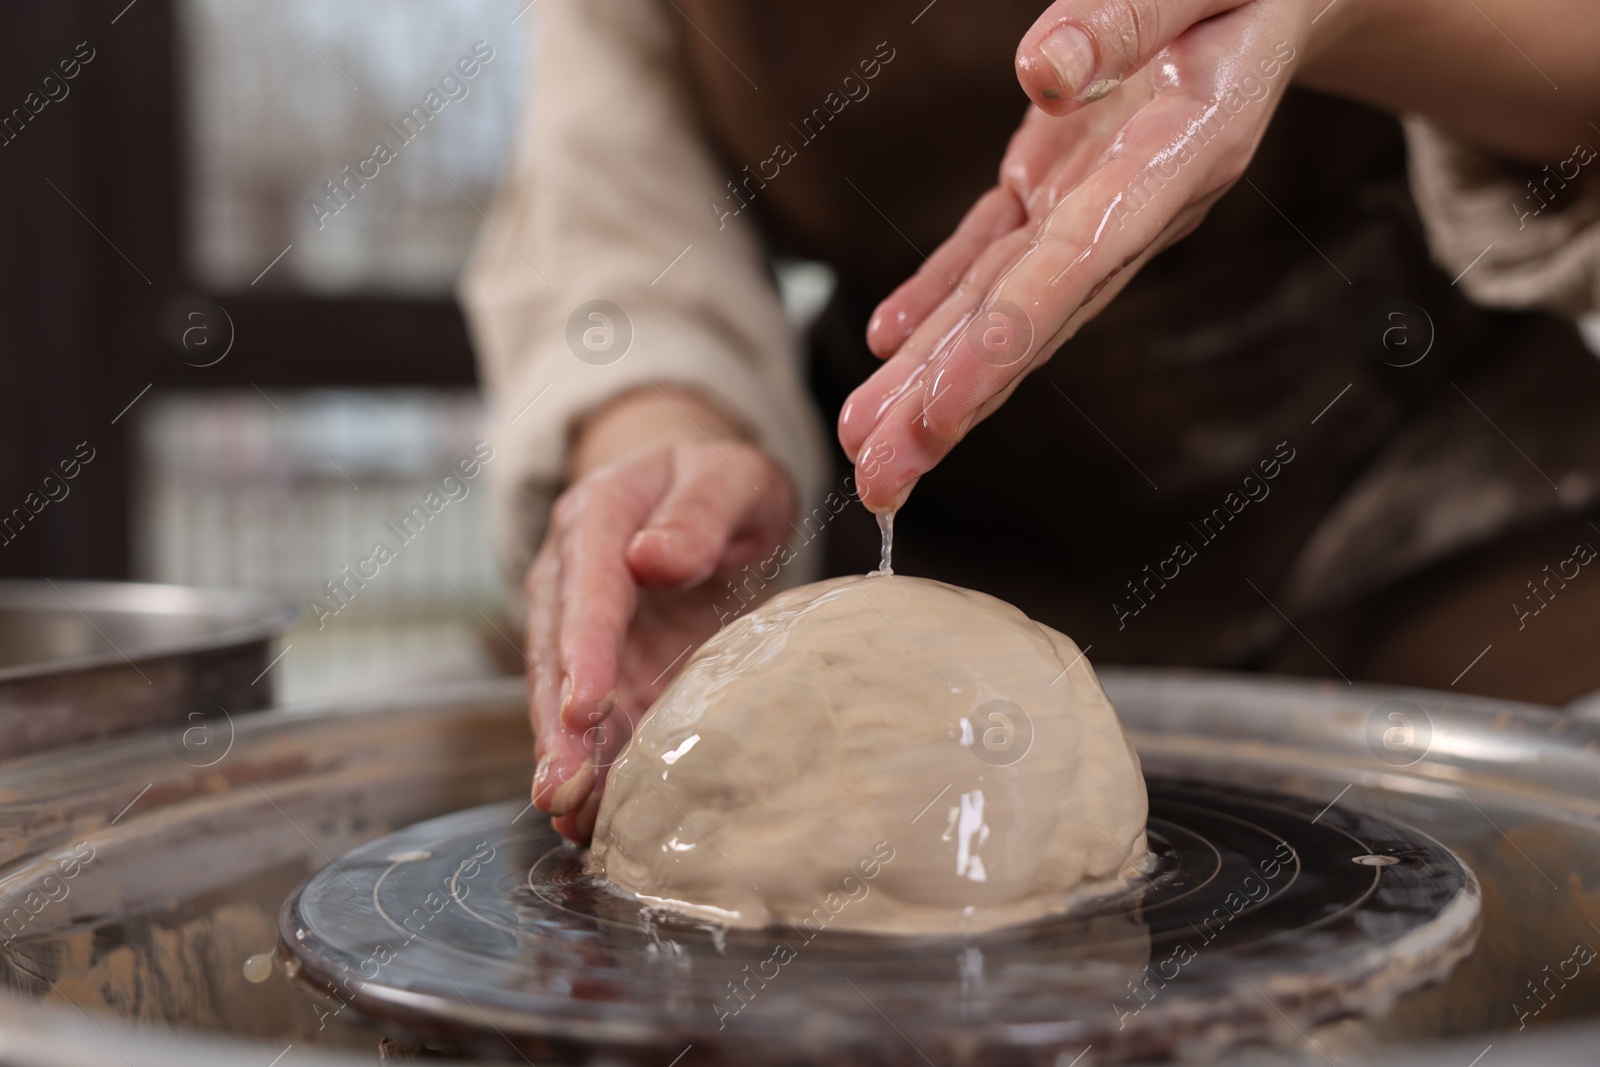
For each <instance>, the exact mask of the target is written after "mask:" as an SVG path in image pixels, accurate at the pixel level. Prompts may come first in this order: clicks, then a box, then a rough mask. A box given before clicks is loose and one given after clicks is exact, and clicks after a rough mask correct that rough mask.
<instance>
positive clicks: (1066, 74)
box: [1016, 0, 1247, 115]
mask: <svg viewBox="0 0 1600 1067" xmlns="http://www.w3.org/2000/svg"><path fill="white" fill-rule="evenodd" d="M1245 2H1247V0H1056V2H1055V3H1053V4H1051V5H1050V6H1049V7H1048V8H1046V9H1045V12H1044V14H1043V15H1040V16H1039V18H1038V21H1036V22H1035V23H1034V24H1033V26H1032V27H1031V28H1030V29H1029V30H1028V32H1027V33H1025V34H1023V35H1022V43H1021V44H1019V45H1018V46H1017V61H1016V62H1017V80H1018V81H1019V82H1021V83H1022V91H1023V92H1025V93H1027V94H1028V98H1029V99H1030V100H1032V101H1033V102H1034V104H1035V105H1036V106H1037V107H1038V108H1039V109H1040V110H1042V111H1045V112H1047V113H1049V114H1051V115H1065V114H1067V113H1068V112H1070V111H1074V110H1076V109H1077V108H1079V107H1081V106H1083V105H1084V104H1088V103H1093V102H1094V101H1096V100H1098V99H1100V98H1101V97H1103V96H1105V95H1106V94H1107V93H1109V92H1111V91H1112V90H1113V89H1115V88H1116V87H1117V86H1118V85H1120V84H1122V82H1123V80H1124V79H1126V78H1129V77H1132V76H1133V74H1134V72H1135V71H1138V70H1140V69H1141V68H1143V67H1144V65H1145V64H1146V63H1148V62H1150V60H1151V59H1152V58H1154V57H1155V55H1156V54H1157V53H1158V52H1160V51H1161V50H1162V49H1163V48H1165V47H1167V45H1169V44H1171V43H1172V42H1173V41H1174V40H1176V39H1177V38H1178V37H1179V35H1181V34H1182V33H1183V32H1184V31H1185V30H1187V29H1188V28H1189V27H1190V26H1193V25H1194V24H1195V23H1197V22H1200V21H1202V20H1204V19H1208V18H1210V17H1211V16H1213V15H1217V14H1220V13H1222V12H1224V11H1231V10H1232V9H1233V8H1236V7H1239V6H1241V5H1242V4H1243V3H1245Z"/></svg>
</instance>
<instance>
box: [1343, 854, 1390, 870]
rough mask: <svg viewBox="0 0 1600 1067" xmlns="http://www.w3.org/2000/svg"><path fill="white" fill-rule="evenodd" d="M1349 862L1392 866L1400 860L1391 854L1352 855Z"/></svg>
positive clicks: (1373, 865)
mask: <svg viewBox="0 0 1600 1067" xmlns="http://www.w3.org/2000/svg"><path fill="white" fill-rule="evenodd" d="M1350 862H1352V863H1359V864H1361V866H1363V867H1393V866H1394V865H1395V864H1397V863H1399V862H1400V861H1399V860H1398V859H1396V858H1395V857H1393V856H1354V857H1352V858H1351V861H1350Z"/></svg>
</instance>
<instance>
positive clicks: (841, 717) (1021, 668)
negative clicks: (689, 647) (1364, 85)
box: [593, 575, 1146, 934]
mask: <svg viewBox="0 0 1600 1067" xmlns="http://www.w3.org/2000/svg"><path fill="white" fill-rule="evenodd" d="M1145 811H1146V803H1145V792H1144V779H1143V778H1142V777H1141V775H1140V773H1139V760H1138V757H1137V756H1136V755H1134V752H1133V749H1132V746H1131V745H1130V744H1129V743H1128V739H1127V735H1126V734H1124V733H1123V730H1122V724H1121V722H1120V721H1119V720H1118V719H1117V715H1116V712H1115V711H1114V710H1112V707H1111V702H1110V701H1109V700H1107V699H1106V695H1105V691H1104V690H1103V689H1102V688H1101V687H1100V682H1099V680H1098V679H1097V678H1096V677H1095V674H1094V669H1093V668H1092V667H1091V666H1090V665H1089V662H1088V660H1087V659H1085V658H1084V656H1083V653H1082V652H1081V651H1080V650H1079V649H1078V646H1077V645H1075V644H1073V642H1072V641H1071V640H1070V639H1068V638H1067V637H1066V636H1064V635H1063V634H1059V633H1057V632H1056V631H1054V630H1051V629H1049V628H1048V627H1044V626H1040V625H1039V624H1037V623H1035V622H1033V621H1032V620H1030V619H1029V618H1028V617H1027V616H1026V615H1024V614H1022V612H1020V611H1018V610H1017V609H1016V608H1013V607H1011V606H1010V605H1009V604H1006V603H1004V602H1002V601H999V600H996V599H995V598H993V597H990V596H987V595H985V594H983V593H978V592H974V591H972V590H969V589H958V588H956V587H954V586H950V585H945V584H943V583H941V582H934V581H929V580H927V579H924V578H907V577H900V576H895V575H872V576H867V577H859V576H857V577H850V578H838V579H832V580H830V581H825V582H818V583H816V584H814V585H808V586H804V587H801V588H799V589H793V590H790V591H788V592H786V593H783V594H781V595H780V596H778V597H776V598H774V599H773V600H772V601H771V602H770V603H768V604H766V605H763V606H762V607H761V608H759V609H757V610H755V611H753V612H751V613H750V614H748V615H746V616H744V617H743V618H741V619H739V620H738V621H736V622H734V623H731V624H730V625H728V626H727V627H725V628H724V629H722V630H721V631H719V632H718V633H717V634H716V635H715V636H713V637H712V638H711V639H710V640H709V641H707V642H706V644H705V645H704V646H703V647H702V648H701V649H699V650H698V651H697V652H696V653H695V654H694V655H693V656H692V657H691V658H690V659H689V661H688V662H687V663H686V664H685V665H684V668H683V671H682V672H681V673H680V674H679V675H678V677H677V678H676V679H675V680H674V681H673V683H672V684H671V685H670V686H668V688H667V690H666V691H665V692H664V693H663V694H662V695H661V697H660V699H659V700H657V701H656V703H655V706H654V707H653V708H652V709H651V712H650V714H649V716H648V717H646V718H645V719H644V720H643V722H641V723H640V726H639V728H638V731H637V732H636V734H635V736H634V737H633V739H632V741H631V742H630V744H629V745H628V747H627V748H626V750H625V751H624V752H623V753H622V755H621V757H620V758H619V759H618V761H617V763H616V765H615V766H614V767H613V768H612V769H611V775H610V779H609V782H608V785H607V789H606V794H605V800H604V802H603V803H602V805H601V808H600V817H599V821H598V823H597V825H596V827H595V835H594V841H595V845H594V852H593V863H594V870H595V872H596V873H597V874H600V875H602V876H603V877H605V878H607V879H609V880H610V881H612V882H613V883H615V884H616V885H618V886H620V887H622V888H624V889H626V890H628V891H630V892H633V893H636V894H638V895H639V896H640V897H641V898H642V899H645V900H647V901H649V902H651V903H653V904H657V905H660V906H663V907H671V908H678V909H680V910H684V911H686V912H689V913H692V914H694V915H697V916H698V917H701V918H704V919H709V920H713V921H717V922H722V923H726V924H729V925H733V926H742V927H751V928H756V927H762V926H769V925H775V924H788V923H796V924H798V923H804V922H821V921H823V918H824V917H826V919H827V922H828V925H830V926H832V927H834V928H844V929H852V930H859V931H864V932H874V933H934V934H945V933H959V932H977V931H982V930H988V929H995V928H997V927H1000V926H1005V925H1009V924H1013V923H1017V922H1025V921H1029V920H1032V919H1036V918H1039V917H1040V916H1042V915H1046V914H1049V913H1051V912H1059V911H1062V910H1064V909H1065V908H1067V907H1068V906H1069V905H1070V904H1071V903H1072V902H1073V901H1074V900H1075V899H1078V898H1080V897H1083V896H1086V895H1094V894H1099V893H1109V892H1114V891H1116V890H1118V889H1121V888H1124V887H1125V886H1126V884H1127V883H1128V880H1129V879H1137V877H1138V871H1139V865H1140V864H1141V863H1142V862H1143V861H1144V859H1145V839H1144V821H1145ZM819 908H820V909H823V910H822V911H821V912H819V911H818V909H819Z"/></svg>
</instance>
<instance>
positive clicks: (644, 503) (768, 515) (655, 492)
mask: <svg viewBox="0 0 1600 1067" xmlns="http://www.w3.org/2000/svg"><path fill="white" fill-rule="evenodd" d="M794 508H795V490H794V486H793V483H792V482H791V481H790V478H789V476H788V474H787V472H785V471H784V469H783V468H782V467H780V466H779V465H778V464H777V463H776V462H774V461H773V460H772V459H770V458H769V457H768V456H767V455H766V454H765V453H763V452H761V451H760V450H759V449H757V448H755V447H754V446H752V445H749V444H746V443H745V442H743V441H739V440H733V439H728V440H720V441H715V442H711V441H699V442H696V443H675V444H668V445H662V446H656V447H647V448H645V449H643V450H640V451H635V452H632V453H630V454H627V455H624V456H622V457H621V458H619V459H616V460H614V461H611V462H609V463H606V464H604V465H602V466H599V467H597V468H595V469H593V470H592V471H590V472H589V473H587V474H586V475H584V476H582V477H581V478H580V479H579V480H578V481H577V482H575V483H574V484H573V485H572V486H571V488H569V489H568V490H567V491H566V492H565V493H564V494H563V495H562V496H561V498H560V499H559V500H558V501H557V503H556V506H555V509H554V511H553V512H552V515H551V526H550V531H549V533H548V535H547V536H546V538H545V541H544V544H543V546H542V547H541V548H540V550H539V554H538V556H537V557H536V559H535V560H534V564H533V567H532V568H531V569H530V570H529V572H528V577H527V581H526V589H527V596H528V605H529V608H528V659H529V664H530V667H531V669H530V671H529V676H528V689H529V703H530V708H531V716H532V720H533V732H534V739H535V743H534V751H535V755H536V756H537V758H538V770H537V771H536V772H535V777H534V783H533V801H534V803H535V804H536V805H538V807H540V808H541V809H543V810H544V811H548V812H550V813H551V814H552V815H554V816H556V818H555V820H554V824H555V826H556V828H557V829H558V830H560V831H561V832H562V833H563V834H565V835H566V836H567V837H569V838H571V839H573V840H575V841H580V842H581V841H586V840H587V839H588V837H589V835H590V833H591V832H592V830H593V828H594V821H595V816H596V815H597V814H598V812H599V806H600V796H601V790H602V789H603V788H604V785H605V778H606V771H607V768H608V767H609V765H610V764H611V762H613V761H615V759H616V758H617V756H618V755H619V754H620V753H621V750H622V747H623V746H624V745H625V744H626V743H627V741H628V738H629V737H630V736H632V732H633V726H634V724H635V723H637V722H638V720H639V719H640V718H641V717H642V716H643V715H644V713H645V711H646V710H647V709H648V708H649V707H650V705H651V704H652V703H653V702H654V701H655V698H656V697H657V696H659V695H660V693H661V690H662V689H664V688H665V687H666V685H667V683H668V682H669V681H670V680H671V677H672V674H673V673H674V672H675V671H676V670H677V669H679V668H681V667H682V665H683V662H684V661H685V660H686V659H687V658H688V655H689V653H690V652H691V651H692V650H693V649H694V648H696V647H698V646H699V645H700V644H701V643H702V642H703V641H705V639H706V638H708V637H710V636H711V634H712V633H714V632H715V631H716V629H717V627H718V625H719V618H720V615H719V611H718V606H719V605H720V604H722V602H723V601H724V600H725V599H726V584H727V580H728V578H729V577H730V576H732V575H733V574H735V573H736V572H738V571H739V570H741V569H742V568H743V567H744V566H745V565H746V564H749V563H752V562H755V561H756V560H758V559H760V558H762V557H763V556H764V555H766V554H767V553H769V552H770V551H771V550H772V547H773V545H775V544H777V543H779V542H780V541H782V540H783V539H784V538H785V536H786V534H787V531H788V523H789V520H790V519H792V518H793V517H794ZM723 614H725V612H724V613H723Z"/></svg>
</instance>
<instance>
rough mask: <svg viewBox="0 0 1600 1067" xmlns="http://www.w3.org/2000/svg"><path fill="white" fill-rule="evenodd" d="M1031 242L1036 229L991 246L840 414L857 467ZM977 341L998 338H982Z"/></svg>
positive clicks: (1016, 232)
mask: <svg viewBox="0 0 1600 1067" xmlns="http://www.w3.org/2000/svg"><path fill="white" fill-rule="evenodd" d="M1031 239H1032V233H1031V230H1024V229H1020V228H1019V229H1014V230H1013V231H1012V232H1011V233H1010V234H1008V235H1006V236H1005V237H1003V238H1002V239H1000V240H997V241H995V242H993V243H992V244H990V246H989V247H988V248H987V249H985V250H984V252H983V254H982V255H981V256H980V257H979V258H978V261H977V262H976V263H974V264H973V267H972V269H971V270H970V271H969V272H968V274H967V276H966V278H964V279H963V280H962V283H961V285H959V286H958V287H956V288H955V289H953V290H951V291H950V292H949V293H948V294H947V295H946V297H945V299H944V301H943V302H942V303H941V304H940V305H939V306H938V307H937V308H936V309H934V311H933V312H932V313H931V314H929V315H928V316H927V317H926V318H925V319H924V320H923V322H922V324H921V325H920V326H919V327H918V328H917V330H916V332H915V333H914V334H913V335H912V336H911V338H909V339H907V341H906V342H905V343H904V344H903V345H901V347H900V351H899V352H897V353H896V354H895V355H894V356H893V357H891V358H890V359H889V360H888V361H887V362H886V363H884V365H883V366H881V367H879V368H878V369H877V370H876V371H874V372H873V373H872V374H871V375H870V376H869V377H868V378H867V380H866V381H864V382H862V383H861V384H860V385H859V386H857V387H856V389H855V390H854V391H853V392H852V393H851V394H850V397H849V398H848V399H847V400H846V402H845V404H844V407H842V408H841V409H840V411H839V442H840V444H841V445H843V446H844V449H845V454H846V455H848V456H851V457H852V458H853V459H854V460H855V462H856V463H857V464H858V465H859V464H860V462H861V460H862V456H863V455H865V454H866V453H865V450H864V445H865V444H866V441H867V439H868V438H869V437H871V435H872V432H873V431H874V430H876V429H877V428H878V425H879V424H880V423H881V422H882V421H883V419H884V417H885V416H886V415H887V414H888V412H889V411H890V410H891V409H892V408H894V407H895V406H897V405H898V404H900V403H902V402H904V400H905V398H906V397H907V396H910V395H911V394H912V393H914V392H916V391H918V390H920V389H922V388H923V387H924V384H925V382H924V379H928V380H931V379H932V378H934V377H935V376H936V375H937V373H938V370H939V361H940V360H941V359H942V358H943V353H944V352H945V350H947V349H948V348H950V347H951V346H954V345H957V344H960V343H962V341H963V339H964V338H965V336H966V330H967V327H968V325H969V320H970V319H971V317H972V316H973V314H974V313H975V312H976V310H977V307H978V305H979V304H980V303H981V302H982V301H983V298H984V297H985V296H986V295H987V293H988V292H989V290H990V289H991V288H992V287H993V285H994V284H995V282H996V281H997V280H998V279H999V277H1000V274H1001V272H1002V271H1004V270H1005V269H1006V268H1007V267H1008V266H1009V265H1010V264H1012V263H1014V262H1015V261H1016V259H1017V257H1018V256H1019V255H1021V253H1022V252H1023V251H1024V250H1025V249H1026V248H1027V245H1028V242H1029V241H1030V240H1031ZM977 339H978V340H992V339H993V338H992V336H991V335H990V334H979V335H978V336H977Z"/></svg>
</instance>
